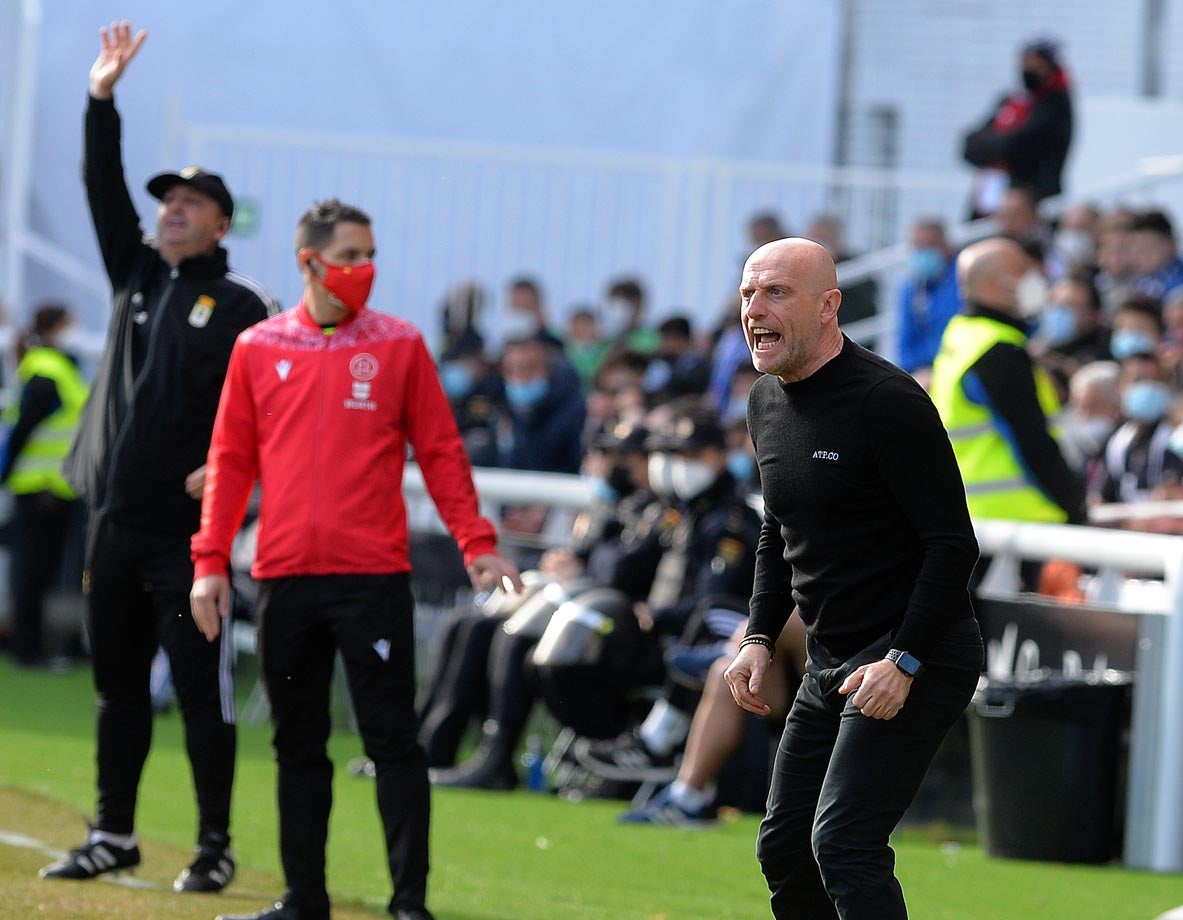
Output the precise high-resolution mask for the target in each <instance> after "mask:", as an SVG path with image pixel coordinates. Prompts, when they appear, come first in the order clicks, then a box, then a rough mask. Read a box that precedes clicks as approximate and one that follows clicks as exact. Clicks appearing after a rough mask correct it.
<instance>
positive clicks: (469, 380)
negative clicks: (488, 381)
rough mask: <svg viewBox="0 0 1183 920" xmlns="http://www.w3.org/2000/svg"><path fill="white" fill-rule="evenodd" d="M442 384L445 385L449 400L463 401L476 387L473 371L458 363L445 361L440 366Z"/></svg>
mask: <svg viewBox="0 0 1183 920" xmlns="http://www.w3.org/2000/svg"><path fill="white" fill-rule="evenodd" d="M440 383H442V384H443V385H444V392H445V393H447V394H448V399H463V398H464V397H465V396H467V395H468V394H469V393H471V392H472V389H473V387H474V386H476V380H475V379H474V378H473V373H472V369H471V368H470V367H469V366H468V365H467V364H460V363H458V362H456V361H445V362H444V363H443V364H442V365H441V366H440Z"/></svg>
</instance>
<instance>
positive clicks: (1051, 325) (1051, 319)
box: [1039, 303, 1076, 347]
mask: <svg viewBox="0 0 1183 920" xmlns="http://www.w3.org/2000/svg"><path fill="white" fill-rule="evenodd" d="M1039 333H1040V335H1042V336H1043V337H1044V338H1045V339H1046V340H1047V343H1048V344H1049V345H1051V346H1053V347H1054V346H1056V345H1064V344H1066V343H1068V342H1071V341H1072V339H1073V338H1074V337H1075V336H1076V311H1075V310H1073V309H1072V308H1071V307H1068V306H1065V305H1064V304H1060V303H1054V304H1052V305H1051V306H1050V307H1048V308H1047V309H1046V310H1044V311H1043V316H1042V317H1040V320H1039Z"/></svg>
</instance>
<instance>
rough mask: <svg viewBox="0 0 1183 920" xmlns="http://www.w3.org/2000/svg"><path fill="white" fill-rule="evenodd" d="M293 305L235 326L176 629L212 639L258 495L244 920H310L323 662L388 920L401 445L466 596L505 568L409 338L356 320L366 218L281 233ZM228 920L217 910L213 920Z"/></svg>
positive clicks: (432, 373) (410, 782)
mask: <svg viewBox="0 0 1183 920" xmlns="http://www.w3.org/2000/svg"><path fill="white" fill-rule="evenodd" d="M296 250H297V259H298V260H299V264H300V271H301V274H302V275H303V276H304V282H305V287H304V296H303V298H302V299H301V301H300V303H299V305H298V306H296V307H295V308H293V309H291V310H287V311H285V312H284V313H282V314H280V315H279V316H276V317H274V318H272V319H270V320H267V321H265V322H262V323H259V324H258V325H256V326H254V327H252V328H250V329H248V330H247V331H246V332H244V333H243V334H242V335H241V336H240V337H239V339H238V341H237V343H236V344H235V347H234V352H233V354H232V356H231V358H230V367H229V370H228V371H227V375H226V383H225V386H224V388H223V390H222V400H221V403H220V405H219V407H218V416H217V420H216V422H215V423H214V434H213V440H212V442H211V444H210V451H209V463H208V467H209V468H208V473H207V477H206V486H205V495H204V498H203V501H202V508H201V530H200V531H199V532H198V533H197V534H196V536H194V538H193V562H194V572H195V580H194V583H193V591H192V595H191V600H192V607H193V618H194V620H195V621H196V622H197V626H198V628H199V629H200V630H201V631H202V633H204V634H205V636H206V637H207V638H208V639H210V640H211V641H212V640H213V639H214V638H215V637H216V636H217V635H218V632H219V630H220V629H221V625H222V623H223V621H224V618H225V617H226V615H227V612H228V608H229V596H230V588H229V582H228V580H227V572H228V568H229V551H230V541H231V539H232V537H233V535H234V533H235V531H236V530H237V529H238V527H239V525H240V524H241V521H242V517H243V514H244V512H245V509H246V503H247V498H248V496H249V494H250V492H251V489H252V487H253V485H254V483H255V480H256V478H257V479H258V480H259V481H260V483H261V484H262V490H263V502H262V506H261V508H260V512H259V542H258V551H257V554H256V559H255V565H254V568H253V570H252V574H253V575H254V576H255V578H256V579H258V581H259V604H258V611H257V621H258V632H259V658H260V662H261V667H262V671H263V679H264V682H265V685H266V687H267V694H268V697H269V698H270V702H271V714H272V719H273V722H274V728H275V734H274V742H273V743H274V747H275V758H276V761H277V763H278V765H279V838H280V855H281V860H282V863H283V869H284V876H285V880H286V882H287V893H286V894H285V895H284V897H283V899H282V900H281V901H279V902H277V903H276V904H275V905H273V906H272V907H270V908H267V909H266V910H263V911H262V912H260V913H258V914H254V915H252V917H251V920H327V918H328V916H329V898H328V894H327V892H326V888H325V869H324V866H325V857H324V851H325V841H326V838H327V835H328V820H329V809H330V806H331V800H332V798H331V784H332V769H333V768H332V764H331V763H330V761H329V759H328V756H327V754H326V750H325V747H326V742H327V740H328V736H329V727H330V726H329V685H330V679H331V677H332V673H333V659H334V656H335V654H336V652H337V651H338V650H340V652H341V654H342V656H343V658H344V660H345V668H346V674H347V676H348V679H349V688H350V693H351V695H352V697H353V703H354V708H355V709H356V712H357V720H358V725H359V727H360V729H361V734H362V740H363V743H364V745H365V751H366V754H367V755H368V756H369V757H370V758H371V759H372V760H373V761H374V764H375V767H376V771H377V785H378V811H379V813H380V814H381V817H382V824H383V828H384V830H385V835H386V848H387V855H388V857H389V862H390V872H391V877H392V880H393V882H394V889H395V893H394V896H393V897H392V898H391V901H390V912H391V914H393V915H394V917H396V918H398V920H430V917H431V915H430V914H429V913H428V912H427V909H426V907H425V906H424V904H425V899H426V888H427V871H428V856H427V837H428V819H429V787H428V781H427V769H426V766H425V762H424V757H423V752H422V750H421V749H420V747H419V745H418V743H417V741H416V732H417V722H416V718H415V710H414V689H415V688H414V677H415V662H414V636H413V621H412V606H413V605H412V600H411V588H410V581H409V571H410V562H409V558H408V552H407V540H408V536H407V514H406V507H405V505H404V503H403V497H402V488H401V481H402V470H403V466H404V463H405V461H406V444H407V442H408V441H409V442H410V443H411V445H412V447H413V448H414V450H415V457H416V459H417V460H418V462H419V465H420V467H421V468H422V470H423V475H424V479H425V480H426V482H427V487H428V490H429V491H430V493H431V496H432V498H433V500H434V501H435V504H436V507H437V508H438V509H439V512H440V516H441V517H442V518H443V520H444V522H445V523H446V524H447V525H448V528H449V530H450V531H451V533H452V535H453V537H454V538H455V539H456V542H457V544H458V545H459V546H460V549H461V551H462V552H463V554H464V559H465V563H466V564H467V566H468V570H469V574H470V576H471V577H472V580H473V583H474V585H476V586H478V587H490V586H494V585H497V584H501V583H502V582H503V581H504V580H508V582H509V583H512V584H513V586H514V587H515V588H518V589H520V587H521V580H520V578H519V576H518V571H517V569H516V568H515V567H514V566H513V564H512V563H510V562H508V561H507V560H505V559H504V558H503V557H502V556H501V555H499V554H498V552H497V537H496V533H495V531H494V529H493V525H492V524H490V523H489V522H488V521H487V520H485V519H484V518H482V517H481V516H480V515H479V513H478V501H477V495H476V490H475V488H474V487H473V482H472V474H471V469H470V468H469V464H468V460H467V459H466V456H465V453H464V446H463V443H462V441H461V439H460V435H459V432H458V431H457V429H456V424H455V421H454V420H453V416H452V411H451V409H450V407H449V405H448V400H447V397H446V396H445V395H444V392H443V388H442V387H441V385H440V382H439V378H438V376H437V374H436V370H435V365H434V364H433V363H432V360H431V357H430V356H429V354H428V352H427V348H426V347H425V346H424V344H423V339H422V337H421V336H420V334H419V332H418V331H417V330H416V329H415V328H414V327H413V326H411V325H410V324H409V323H407V322H405V321H404V320H401V319H397V318H395V317H393V316H388V315H386V314H383V313H378V312H376V311H373V310H368V309H366V308H365V303H366V300H367V298H368V297H369V293H370V287H371V285H372V284H373V278H374V266H373V261H372V260H373V257H374V238H373V234H372V233H371V230H370V219H369V217H368V216H367V215H366V214H365V213H364V212H362V211H360V210H358V209H357V208H353V207H350V206H348V205H344V204H342V203H341V202H339V201H336V200H335V199H330V200H328V201H322V202H319V203H317V204H316V205H314V206H313V207H312V208H311V209H310V210H309V211H308V213H306V214H305V215H304V216H303V217H302V218H301V219H300V222H299V225H298V226H297V229H296ZM226 920H230V918H226Z"/></svg>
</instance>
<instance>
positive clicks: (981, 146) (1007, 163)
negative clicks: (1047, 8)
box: [962, 38, 1072, 217]
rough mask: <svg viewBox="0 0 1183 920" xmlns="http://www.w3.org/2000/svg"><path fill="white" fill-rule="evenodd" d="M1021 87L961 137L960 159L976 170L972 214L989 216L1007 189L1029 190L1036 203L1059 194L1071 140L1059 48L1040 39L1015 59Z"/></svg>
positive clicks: (1068, 89) (1068, 98)
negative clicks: (1024, 188)
mask: <svg viewBox="0 0 1183 920" xmlns="http://www.w3.org/2000/svg"><path fill="white" fill-rule="evenodd" d="M1019 76H1020V78H1021V80H1022V84H1023V88H1022V89H1021V90H1020V91H1018V92H1016V93H1013V94H1008V95H1006V96H1004V97H1003V98H1002V100H1001V101H1000V102H999V103H998V105H997V107H996V108H995V110H994V113H993V114H992V115H991V116H990V117H989V118H988V119H987V120H986V121H985V122H984V123H983V124H981V125H979V126H978V127H976V128H974V129H973V130H972V131H970V132H969V133H968V134H966V136H965V142H964V146H963V149H962V156H963V157H964V159H965V161H966V162H967V163H969V164H970V165H972V166H976V167H977V168H978V170H979V173H978V175H977V177H976V178H975V185H974V201H973V216H975V217H983V216H985V215H987V214H993V213H994V212H995V211H996V210H997V209H998V207H999V205H1000V204H1001V202H1002V194H1003V192H1004V191H1005V190H1006V188H1007V187H1008V186H1029V187H1030V188H1031V189H1032V190H1033V191H1034V193H1035V197H1036V199H1037V200H1042V199H1044V198H1047V197H1049V196H1051V195H1058V194H1059V193H1060V176H1061V173H1063V171H1064V161H1065V160H1066V159H1067V158H1068V147H1069V145H1070V144H1071V142H1072V97H1071V86H1070V84H1069V80H1068V74H1067V71H1065V69H1064V66H1063V63H1062V60H1061V52H1060V47H1059V45H1058V44H1057V43H1056V42H1054V41H1052V40H1051V39H1046V38H1041V39H1034V40H1032V41H1029V42H1027V43H1026V44H1025V45H1024V46H1023V48H1022V50H1021V52H1020V56H1019Z"/></svg>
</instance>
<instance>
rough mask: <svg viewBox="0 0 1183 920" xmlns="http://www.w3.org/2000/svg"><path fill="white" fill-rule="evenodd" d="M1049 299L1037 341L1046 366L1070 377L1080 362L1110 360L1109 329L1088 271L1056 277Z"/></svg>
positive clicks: (1081, 363)
mask: <svg viewBox="0 0 1183 920" xmlns="http://www.w3.org/2000/svg"><path fill="white" fill-rule="evenodd" d="M1048 300H1049V302H1048V305H1047V306H1046V307H1045V308H1044V310H1043V313H1042V314H1041V315H1040V318H1039V331H1038V333H1037V335H1036V339H1035V343H1034V344H1035V346H1036V347H1037V350H1038V352H1039V357H1040V360H1041V362H1042V363H1043V364H1044V366H1045V367H1049V368H1054V369H1056V370H1058V371H1059V372H1060V373H1062V374H1063V375H1064V376H1065V377H1071V376H1072V374H1074V373H1075V372H1076V370H1077V368H1079V367H1081V365H1084V364H1089V363H1090V362H1093V361H1105V360H1108V358H1109V330H1108V329H1107V328H1106V327H1105V324H1104V318H1105V317H1104V314H1103V313H1102V312H1101V301H1100V298H1099V297H1098V295H1097V289H1096V287H1095V286H1094V285H1093V283H1092V281H1090V280H1089V277H1088V275H1086V274H1079V275H1075V276H1073V277H1071V278H1065V279H1063V280H1061V281H1057V282H1056V283H1055V284H1053V285H1052V288H1051V291H1050V293H1049V295H1048Z"/></svg>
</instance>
